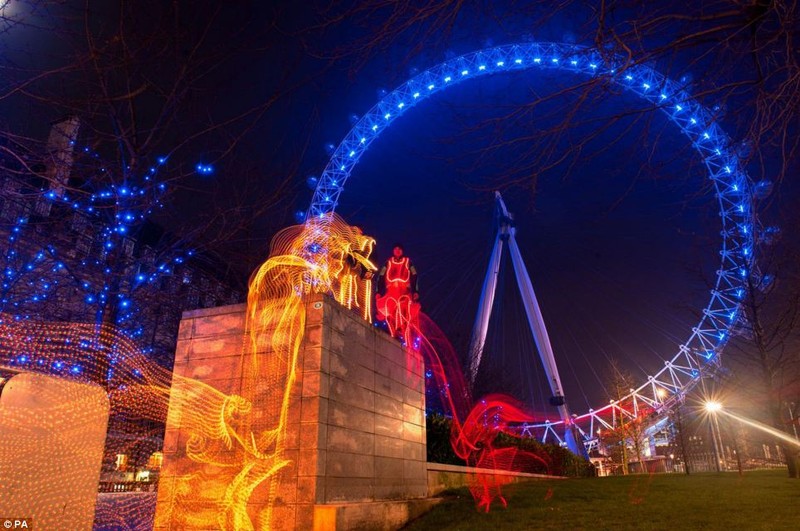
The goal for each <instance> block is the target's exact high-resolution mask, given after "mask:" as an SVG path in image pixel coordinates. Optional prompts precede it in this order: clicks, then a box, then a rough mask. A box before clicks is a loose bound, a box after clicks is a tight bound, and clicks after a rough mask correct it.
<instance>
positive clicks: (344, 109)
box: [12, 0, 737, 412]
mask: <svg viewBox="0 0 800 531" xmlns="http://www.w3.org/2000/svg"><path fill="white" fill-rule="evenodd" d="M12 2H13V0H12ZM314 5H315V4H314V3H303V5H299V3H288V2H287V3H278V4H274V5H273V4H267V3H258V4H256V3H246V2H245V3H231V4H230V5H228V6H227V7H226V12H225V14H224V17H221V18H220V20H219V25H218V27H216V28H215V31H218V32H219V34H220V36H224V35H225V34H226V33H227V32H229V31H232V29H233V28H239V27H244V28H245V34H246V35H248V36H249V38H252V39H253V40H254V42H257V41H258V39H260V38H263V42H264V43H265V50H261V51H259V52H257V53H256V52H254V53H253V54H252V55H248V56H247V57H242V58H240V59H239V60H235V61H232V62H231V63H230V64H228V65H226V66H225V67H223V68H222V69H221V70H220V71H219V74H218V83H217V85H216V86H214V87H209V88H208V90H207V94H206V95H205V96H203V98H204V99H203V100H202V101H203V102H205V105H206V107H207V110H208V111H209V112H221V113H222V114H224V111H226V110H227V108H228V106H235V105H242V104H246V103H249V102H253V103H255V102H258V101H259V100H260V99H263V98H267V97H269V96H270V95H271V94H272V93H273V92H274V91H275V90H282V89H285V88H286V87H287V86H292V87H293V88H292V89H291V90H290V91H287V92H286V94H285V95H283V97H281V98H279V99H278V100H277V102H276V104H275V105H274V106H273V107H272V108H271V109H270V111H269V112H268V113H267V114H266V115H265V116H264V118H263V119H262V121H261V122H260V124H259V126H258V127H257V128H256V129H255V130H254V131H252V132H251V134H249V136H248V137H247V138H246V139H245V140H244V141H243V142H242V143H241V144H240V145H239V147H238V148H237V151H236V153H235V154H234V155H233V157H234V158H235V159H236V160H237V161H241V160H248V161H250V162H252V163H253V164H254V165H256V166H260V167H262V168H263V170H264V174H265V175H267V177H265V179H264V184H263V186H264V190H265V193H266V191H267V190H268V189H270V188H271V187H273V186H274V185H275V183H276V182H277V179H279V178H280V177H281V176H285V177H290V178H291V179H292V182H293V185H292V187H291V189H290V190H289V191H288V192H287V193H286V196H285V199H284V200H283V201H282V202H281V204H280V205H279V206H278V207H276V210H275V215H274V216H271V217H270V218H269V219H264V220H261V221H260V226H261V233H260V234H259V235H258V238H257V239H256V240H255V241H254V242H250V243H249V244H248V245H249V249H248V252H249V253H250V254H251V255H257V256H260V257H265V256H266V244H267V241H268V238H269V236H270V235H271V232H272V231H274V230H275V229H276V228H278V227H281V226H285V225H287V224H290V223H292V222H293V221H292V219H291V215H290V213H291V212H293V211H295V210H305V209H306V208H307V205H308V202H309V201H310V197H311V191H310V190H308V189H307V188H305V185H304V180H305V177H306V175H309V174H317V175H318V174H319V173H320V172H321V171H322V169H323V167H324V165H325V163H326V160H327V159H326V152H325V147H324V146H325V145H326V144H328V143H333V144H336V143H338V142H339V140H340V139H341V138H342V137H343V136H344V134H345V133H346V132H347V130H348V129H349V121H348V119H349V116H351V115H354V114H355V115H359V114H361V113H364V112H365V111H366V110H367V109H368V108H369V107H371V106H372V105H373V104H374V103H375V102H376V101H377V100H378V98H379V95H378V91H379V90H380V89H386V90H391V89H392V88H393V87H395V86H396V85H398V84H400V83H402V82H403V81H405V80H406V79H407V78H408V76H409V72H410V71H411V69H412V68H418V69H420V70H422V69H424V68H427V67H430V66H434V65H435V64H437V63H439V62H441V61H442V60H444V59H445V58H446V57H451V56H453V55H458V54H460V53H464V52H467V51H471V50H473V49H478V48H482V47H485V46H487V45H496V44H504V43H509V42H515V41H519V40H531V39H532V38H533V37H535V39H536V40H541V41H547V40H552V41H564V40H567V41H577V42H578V43H580V44H591V42H590V41H587V40H585V39H582V38H581V37H579V36H580V35H584V34H588V33H590V32H591V30H592V27H591V26H590V25H587V21H588V20H589V18H588V17H589V16H590V11H589V9H590V7H591V6H589V7H587V8H586V12H581V10H580V9H577V8H576V9H575V10H572V11H570V14H569V15H565V14H563V13H562V14H559V16H558V17H557V18H551V19H549V20H546V19H545V18H544V17H540V18H538V19H535V20H534V19H532V18H530V17H531V16H532V14H531V13H528V14H527V15H526V16H522V17H515V16H513V10H514V9H515V8H514V4H513V3H509V6H511V7H494V8H492V10H493V13H495V14H498V13H500V14H501V15H502V16H498V17H497V18H491V17H487V16H484V12H485V10H487V9H489V8H487V7H486V6H483V7H482V8H480V9H478V8H474V9H473V8H465V9H464V10H462V13H461V14H460V15H459V17H458V18H456V19H455V21H454V23H453V25H452V28H451V32H449V33H442V32H439V33H436V34H435V35H430V34H427V33H426V31H425V30H426V28H425V27H424V25H421V26H420V27H413V26H412V27H411V29H409V30H406V31H405V32H403V33H400V34H399V35H397V36H396V38H389V36H385V37H386V39H385V40H382V41H381V42H382V43H383V44H382V46H375V47H372V48H370V49H367V50H366V51H364V52H363V53H361V52H353V53H344V51H343V50H341V49H340V47H342V46H347V45H349V44H352V43H358V42H359V41H358V39H359V38H361V37H363V36H365V35H369V34H370V31H371V30H372V28H371V27H369V25H368V24H366V23H365V22H364V20H363V19H360V18H355V19H346V20H344V21H340V22H338V23H337V24H334V25H330V26H325V27H323V28H320V27H317V26H316V24H317V23H319V22H320V21H321V20H323V19H325V18H326V15H323V14H321V13H323V8H322V7H320V8H316V9H315V8H314V7H313V6H314ZM320 5H323V4H320ZM498 5H500V4H498ZM575 5H576V6H578V5H579V4H575ZM324 6H328V4H324ZM516 7H517V8H518V7H519V6H516ZM543 14H545V13H543ZM370 20H371V19H370ZM537 21H538V22H537ZM531 34H533V37H532V35H531ZM38 37H42V35H38ZM379 37H380V36H379ZM16 38H18V39H24V40H26V41H27V42H36V43H38V44H37V46H46V41H47V39H46V38H42V39H37V35H36V34H34V32H33V30H28V29H21V30H20V34H19V36H18V37H16ZM43 43H45V44H43ZM695 51H696V50H695ZM331 57H334V58H331ZM693 59H694V58H693ZM680 60H681V57H676V58H673V62H671V63H670V64H669V65H656V66H657V67H658V68H660V69H662V70H663V71H664V72H665V73H668V74H669V75H683V74H686V73H687V72H685V71H684V70H685V69H684V68H683V65H682V64H681V63H680ZM703 67H704V65H703V63H702V62H700V63H698V64H695V65H693V68H694V70H691V71H690V72H689V73H692V74H693V75H695V76H697V77H702V75H703V71H702V69H703ZM287 72H290V75H289V76H288V82H287V81H286V80H283V81H280V82H279V81H278V80H279V79H283V78H282V75H283V74H286V73H287ZM580 81H581V80H580V79H576V78H570V77H569V76H568V75H567V74H563V73H556V74H553V75H550V74H545V75H539V74H537V75H531V74H526V73H524V72H523V73H516V74H511V75H505V76H500V77H491V78H484V79H480V80H475V81H471V82H467V83H463V84H461V85H458V86H456V87H454V88H452V89H449V90H448V91H446V92H444V93H442V94H439V95H437V96H435V97H434V98H432V99H431V100H428V101H426V102H424V103H423V104H421V105H419V106H418V107H417V108H415V109H413V110H412V111H411V112H409V113H408V114H407V115H406V116H404V117H403V118H402V119H401V120H399V121H398V122H397V123H396V124H395V125H393V126H392V127H391V128H390V129H389V130H387V131H386V132H385V133H384V134H383V135H382V136H381V137H380V139H379V140H378V141H377V142H375V143H374V144H373V145H372V147H371V148H370V150H369V151H368V152H367V154H366V155H365V156H364V157H363V158H362V159H361V162H360V163H359V165H358V166H357V168H356V170H355V172H354V174H353V176H352V177H351V180H350V181H349V182H348V184H347V187H346V190H345V193H344V194H343V196H342V201H341V204H340V206H339V208H338V210H337V211H338V212H339V213H340V214H341V215H343V216H344V217H345V219H347V220H348V221H350V222H351V223H353V224H356V225H359V226H361V227H362V228H363V229H364V231H365V232H366V233H368V234H371V235H373V236H375V237H376V238H377V240H378V248H377V256H376V258H377V259H378V260H383V259H385V257H386V256H387V253H388V251H389V246H390V245H391V244H392V243H393V242H395V241H401V242H403V243H404V244H405V246H406V248H407V252H408V254H409V255H410V256H411V257H412V258H413V259H414V260H415V262H416V263H417V265H418V268H419V270H420V272H421V284H422V290H423V304H424V310H425V311H426V312H428V313H429V314H430V315H431V316H432V317H433V318H434V320H435V321H436V322H437V323H439V325H440V326H441V327H442V328H443V329H444V330H445V331H446V332H447V333H448V335H449V336H450V337H451V339H452V340H453V342H454V344H455V345H456V346H457V347H463V345H464V343H465V342H466V337H467V334H468V333H469V329H470V327H471V324H472V320H473V319H474V315H475V310H476V305H477V298H478V294H479V291H480V283H481V282H482V279H483V275H484V273H485V267H486V263H487V261H488V254H489V250H490V248H491V243H492V238H493V234H494V229H493V224H492V209H493V198H492V193H491V190H493V189H494V188H495V187H497V188H499V189H500V190H502V191H503V192H504V194H505V198H506V202H507V204H508V206H509V208H510V210H511V211H512V212H514V213H515V214H516V217H517V220H518V226H517V231H518V238H519V243H520V246H521V249H522V253H523V255H524V257H525V260H526V263H527V266H528V269H529V272H530V275H531V278H532V281H533V284H534V288H535V289H536V290H537V295H538V297H539V301H540V304H541V306H542V310H543V313H544V317H545V320H546V324H547V326H548V330H549V332H550V336H551V339H552V342H553V346H554V350H555V353H556V357H557V361H558V363H559V368H560V372H561V376H562V379H563V381H564V386H565V390H566V395H567V398H568V400H569V401H570V403H571V405H572V408H573V409H574V410H576V411H577V412H582V411H585V410H586V409H587V408H588V407H599V406H600V405H601V404H603V403H605V402H607V399H608V396H607V394H606V392H605V391H604V389H603V380H604V373H605V371H606V368H607V365H608V359H609V358H611V357H614V358H618V359H619V360H620V361H621V362H622V364H623V365H624V366H625V367H627V368H628V369H630V371H631V372H632V373H633V375H634V377H635V378H636V380H637V381H641V380H642V378H644V377H646V376H647V375H649V374H652V373H654V372H655V371H657V370H658V369H659V368H660V367H663V361H664V360H667V359H670V358H671V357H672V356H673V355H674V354H675V353H676V352H677V348H678V345H680V343H682V342H683V341H685V340H686V338H687V337H688V335H689V333H690V329H691V327H692V326H695V324H696V322H697V317H696V316H697V315H698V314H699V312H700V311H702V309H703V308H704V307H705V304H706V303H707V301H708V297H709V295H708V288H707V283H708V282H710V279H711V278H712V276H713V271H714V270H715V269H716V267H717V265H718V260H719V255H718V244H719V236H718V234H719V230H720V225H719V216H718V213H717V210H716V208H715V199H714V197H713V193H709V191H708V188H707V183H706V181H707V179H706V175H705V173H704V167H703V166H702V163H701V161H700V160H699V159H698V157H697V156H696V155H695V154H694V152H693V151H692V150H691V149H690V146H688V143H687V141H686V140H685V139H684V138H683V137H682V136H681V134H680V132H679V130H678V129H677V127H675V126H674V125H672V124H670V123H669V122H667V120H666V119H665V118H664V117H663V116H661V115H659V114H656V113H651V114H650V115H648V116H647V117H646V118H645V119H639V118H637V117H640V114H639V113H637V112H634V111H636V110H637V109H639V107H637V105H639V104H640V102H638V101H637V100H636V98H635V96H632V95H625V94H615V93H609V94H599V95H598V100H597V102H596V104H595V105H593V106H592V109H591V110H589V111H587V113H585V114H583V115H582V116H581V119H582V120H583V122H582V124H581V125H579V126H578V127H576V128H575V130H573V131H570V132H569V133H568V134H566V135H565V136H564V138H563V139H562V142H563V143H564V145H566V144H568V143H569V142H574V141H575V140H576V139H578V138H581V137H582V136H583V135H587V134H590V133H591V132H592V131H593V130H594V128H597V127H600V126H601V125H602V124H606V123H607V122H608V120H610V119H611V118H612V117H619V116H621V115H624V114H626V113H630V117H629V118H623V119H621V120H619V122H618V123H616V124H615V125H614V126H613V127H612V128H610V129H609V130H608V131H606V132H605V133H604V134H603V135H601V137H600V138H598V139H596V140H594V141H593V142H591V143H590V144H589V145H588V146H587V149H586V150H585V153H584V155H583V156H581V157H573V158H571V159H569V160H567V161H565V162H564V163H562V164H559V165H557V166H556V167H554V168H552V169H551V170H549V171H546V172H544V173H542V174H541V175H539V179H538V185H537V187H536V189H535V191H534V190H531V189H530V187H524V186H508V184H507V182H508V180H509V178H510V177H520V175H519V174H518V173H516V168H518V167H519V165H520V163H521V162H525V161H528V162H530V161H531V160H532V157H533V156H534V154H535V152H536V149H538V146H539V145H538V144H536V143H533V142H530V143H523V144H522V145H519V146H514V147H511V146H506V145H503V144H504V142H507V141H509V140H513V139H515V138H518V137H520V136H522V135H528V134H531V133H533V132H536V131H541V130H543V129H545V128H547V127H548V126H552V125H554V123H556V122H555V120H556V119H557V117H558V116H559V112H560V110H562V109H568V108H569V107H570V105H572V104H573V103H574V95H571V94H566V95H562V96H558V97H556V98H554V99H553V100H552V101H550V102H548V104H547V105H546V106H543V108H541V109H537V110H536V111H534V112H532V113H524V114H522V115H517V116H515V117H514V118H512V119H508V120H502V121H501V122H500V123H496V122H493V121H492V119H496V118H499V117H502V116H504V115H506V114H508V113H509V112H512V111H514V110H515V109H518V108H520V106H521V105H524V104H525V103H528V102H530V101H533V100H536V99H537V98H541V97H544V96H548V95H552V94H555V93H557V92H558V90H559V89H562V88H567V87H570V86H571V85H573V84H575V83H577V82H580ZM295 84H297V87H296V88H294V85H295ZM728 133H729V134H730V135H731V136H732V137H734V138H735V137H736V136H737V131H735V130H731V129H729V128H728ZM611 138H616V140H615V141H614V142H613V144H612V145H611V146H610V147H609V145H608V144H609V142H610V140H609V139H611ZM489 148H491V149H489ZM233 167H234V165H233V164H230V166H227V167H226V161H225V160H223V161H221V162H220V163H219V165H218V170H217V172H216V174H215V176H214V179H215V180H216V184H217V185H219V183H223V184H224V185H226V186H227V185H228V184H229V185H230V186H236V184H237V176H236V173H235V171H231V170H230V168H233ZM643 168H644V169H643ZM200 183H201V184H200V185H201V186H202V181H201V182H200ZM506 259H508V256H506ZM506 269H508V268H506ZM504 273H505V274H504V275H503V280H502V282H501V284H500V287H501V293H500V294H499V295H498V297H499V299H500V302H499V304H498V306H497V307H496V308H495V315H496V316H497V317H499V318H501V319H496V320H495V321H494V322H493V323H492V325H491V327H490V334H489V340H488V343H487V350H488V351H487V354H486V356H487V358H486V360H487V361H486V364H485V366H484V367H483V369H482V375H481V389H482V390H483V391H507V392H511V393H512V394H515V395H516V396H518V397H519V398H521V399H523V400H525V401H528V402H529V403H531V404H532V406H533V407H534V408H535V409H537V410H542V409H544V408H545V406H544V402H545V401H546V397H547V396H548V394H549V393H548V392H547V391H545V390H544V387H543V385H542V382H541V374H540V373H541V369H540V367H539V362H538V361H537V360H536V354H535V351H534V349H533V343H532V339H531V337H530V333H529V332H528V331H527V330H526V328H525V327H526V324H525V318H524V312H523V310H522V306H521V302H520V300H519V297H518V296H516V294H515V293H514V292H515V289H516V286H515V284H514V281H513V277H512V276H510V275H509V274H508V271H507V270H506V271H505V272H504ZM498 321H502V323H500V322H498Z"/></svg>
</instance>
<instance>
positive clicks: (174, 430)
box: [156, 296, 427, 529]
mask: <svg viewBox="0 0 800 531" xmlns="http://www.w3.org/2000/svg"><path fill="white" fill-rule="evenodd" d="M244 326H245V307H244V305H236V306H228V307H223V308H214V309H209V310H198V311H193V312H187V313H185V314H184V316H183V320H182V322H181V327H180V332H179V341H178V346H177V352H176V359H175V371H174V372H175V375H176V381H178V382H180V381H181V379H182V378H183V377H185V378H188V379H189V380H187V381H188V382H189V385H194V383H193V382H202V383H203V384H207V385H208V386H210V387H211V388H213V390H216V391H218V392H219V393H216V394H217V395H219V396H220V397H224V396H226V395H239V394H240V393H242V390H243V389H247V388H256V389H258V388H259V387H258V384H259V382H248V381H247V378H249V377H248V376H246V375H247V374H250V372H248V370H247V363H248V361H247V356H246V355H245V351H244V348H243V347H244V345H245V335H244V332H245V330H244ZM261 355H262V356H270V355H271V354H270V352H266V353H264V354H261ZM297 366H298V372H297V379H296V380H295V382H294V383H293V385H292V388H291V391H290V400H289V409H288V415H287V425H286V432H285V438H284V441H285V450H284V452H283V457H284V458H286V459H288V460H290V463H289V464H288V465H287V466H286V467H284V468H283V469H282V470H281V471H280V472H279V473H278V475H277V476H276V477H275V479H274V480H272V481H271V482H270V481H265V482H264V483H263V484H261V485H259V487H257V488H256V489H255V490H254V491H253V493H252V495H251V496H250V498H249V501H248V514H249V516H250V519H251V521H252V522H253V524H254V525H255V526H256V527H257V528H258V527H259V525H260V524H262V523H266V522H265V519H267V518H269V520H270V524H271V527H272V528H273V529H312V528H315V527H316V528H317V529H323V528H331V527H338V528H342V527H343V526H345V525H348V526H349V525H353V524H355V523H357V522H355V521H354V520H353V517H352V515H353V514H356V513H355V512H354V510H353V509H351V510H350V512H349V513H348V514H350V515H351V516H349V517H348V518H347V520H346V521H345V520H344V519H343V518H340V517H332V516H331V515H336V514H344V512H343V511H342V510H341V509H336V510H326V507H331V509H332V508H333V507H334V506H335V507H341V506H343V505H347V506H352V505H351V504H358V503H363V504H369V507H374V506H375V504H376V503H377V502H382V501H386V502H390V501H391V502H393V503H392V504H393V505H397V503H398V502H401V501H403V500H414V499H419V498H424V497H425V496H426V494H427V468H426V462H425V459H426V449H425V401H424V400H425V393H424V391H425V387H424V377H423V373H424V367H423V363H422V361H421V358H420V356H419V355H418V354H417V353H413V352H407V351H406V350H405V349H403V348H402V347H401V345H400V344H399V343H398V342H397V341H395V340H393V339H391V338H390V337H388V336H387V335H386V334H385V333H383V332H381V331H378V330H377V329H375V327H373V326H372V325H370V324H369V323H366V322H364V321H363V320H362V319H360V318H359V316H358V315H357V314H356V313H353V312H351V311H349V310H347V309H345V308H343V307H341V306H339V305H338V304H337V303H336V302H335V301H334V300H332V299H329V298H327V297H322V296H312V297H309V298H308V300H307V301H306V324H305V332H304V339H303V343H302V346H301V350H300V354H299V358H298V362H297ZM260 384H261V386H262V387H263V382H260ZM263 392H264V393H268V392H269V390H265V391H263ZM212 394H213V393H212ZM212 398H213V399H214V400H216V399H218V398H219V397H215V396H214V397H212ZM176 400H177V399H176V398H175V397H173V398H171V401H170V409H171V413H170V415H169V420H168V425H167V432H166V435H165V440H164V465H163V468H162V472H161V480H160V485H159V498H158V507H157V513H156V529H161V528H169V527H172V528H173V529H174V528H185V529H214V528H217V527H218V526H217V525H215V521H214V520H213V517H214V514H216V513H218V512H219V510H220V508H221V503H222V502H221V500H219V499H212V498H204V496H205V495H206V493H209V492H215V493H219V492H222V491H223V489H222V487H223V485H221V484H220V482H221V481H222V482H223V483H224V481H227V479H222V480H221V479H220V478H222V477H225V478H230V477H231V476H230V471H227V474H228V475H227V476H226V475H225V474H226V472H225V467H223V466H220V465H219V464H218V463H214V464H210V463H205V464H202V463H200V462H198V461H197V459H196V458H194V459H193V458H191V457H190V455H189V454H187V443H190V440H189V439H190V435H191V433H190V430H187V429H186V424H187V423H188V422H189V421H188V420H185V419H186V418H187V417H186V412H184V413H182V414H181V415H178V414H173V413H174V412H175V411H177V409H179V408H180V407H186V406H185V404H184V405H179V404H177V403H176ZM209 401H213V400H211V399H209V400H206V402H209ZM255 403H256V404H258V403H259V402H258V401H256V402H255ZM258 413H259V412H258V411H254V412H253V414H254V415H256V416H258ZM267 416H268V415H267ZM253 431H254V432H257V431H258V430H257V429H254V430H253ZM256 435H257V433H256ZM231 459H233V460H235V445H234V449H233V450H231ZM192 474H195V477H196V478H197V480H196V482H195V483H194V484H193V486H192V487H191V490H192V492H190V493H187V492H186V486H187V483H186V482H185V481H183V480H182V479H181V478H186V477H189V476H191V475H192ZM204 480H205V481H206V483H203V481H204ZM182 481H183V483H181V482H182ZM270 490H272V491H273V492H274V495H273V499H274V503H273V508H272V511H271V514H270V512H269V511H268V502H269V499H270ZM176 506H180V507H182V508H183V512H184V513H186V512H189V513H191V514H192V515H193V518H191V519H190V520H186V519H185V518H184V519H183V520H182V521H179V522H177V521H175V520H174V518H173V516H174V514H175V512H174V510H173V508H174V507H176ZM365 507H366V505H365ZM187 510H188V511H187ZM362 513H363V514H365V515H367V516H365V518H367V520H368V519H369V516H368V515H370V514H380V511H375V510H368V511H367V510H365V511H362ZM315 514H316V515H317V517H316V520H317V521H315ZM359 514H361V513H359ZM203 522H205V523H203ZM364 523H365V524H368V522H367V521H365V522H364ZM368 525H369V524H368Z"/></svg>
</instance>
